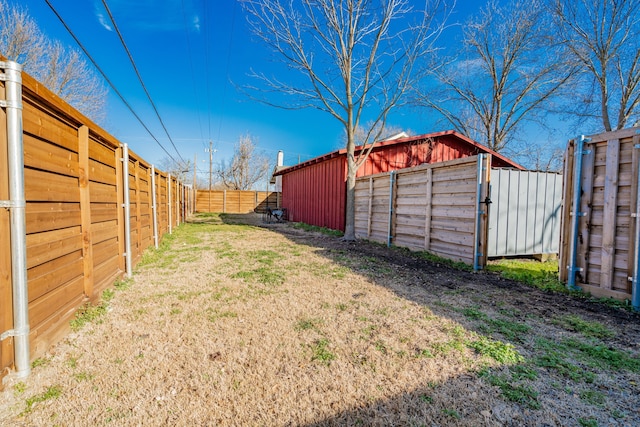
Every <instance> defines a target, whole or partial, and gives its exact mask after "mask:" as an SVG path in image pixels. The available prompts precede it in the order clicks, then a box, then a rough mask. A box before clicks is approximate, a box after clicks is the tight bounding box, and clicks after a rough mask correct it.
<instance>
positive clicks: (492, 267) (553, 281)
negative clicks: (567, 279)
mask: <svg viewBox="0 0 640 427" xmlns="http://www.w3.org/2000/svg"><path fill="white" fill-rule="evenodd" d="M486 269H487V271H494V272H498V273H500V275H501V276H502V277H505V278H507V279H511V280H516V281H518V282H522V283H526V284H527V285H530V286H533V287H536V288H539V289H543V290H550V291H555V292H562V293H566V292H567V288H566V286H565V285H564V284H563V283H562V282H561V281H560V280H559V279H558V262H557V261H547V262H539V261H532V260H520V259H504V260H500V261H498V262H496V263H492V264H489V265H487V268H486Z"/></svg>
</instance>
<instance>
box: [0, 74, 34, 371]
mask: <svg viewBox="0 0 640 427" xmlns="http://www.w3.org/2000/svg"><path fill="white" fill-rule="evenodd" d="M0 68H3V69H4V73H2V74H0V79H1V80H4V82H5V92H6V100H3V101H0V107H2V108H5V109H6V113H7V145H8V147H7V155H8V162H9V167H8V169H9V200H7V201H4V200H3V201H0V203H1V204H2V207H4V208H8V209H9V212H10V217H11V233H10V234H11V284H12V291H13V329H12V330H10V331H6V332H3V333H2V334H0V340H4V339H6V338H9V337H13V343H14V364H15V367H16V373H15V375H16V376H17V377H18V378H24V377H27V376H29V374H30V373H31V363H30V362H31V360H30V357H31V355H30V349H29V332H30V328H29V298H28V294H27V227H26V220H25V206H26V202H25V196H24V148H23V140H22V138H23V134H22V75H21V71H22V66H21V65H20V64H18V63H16V62H13V61H4V62H0Z"/></svg>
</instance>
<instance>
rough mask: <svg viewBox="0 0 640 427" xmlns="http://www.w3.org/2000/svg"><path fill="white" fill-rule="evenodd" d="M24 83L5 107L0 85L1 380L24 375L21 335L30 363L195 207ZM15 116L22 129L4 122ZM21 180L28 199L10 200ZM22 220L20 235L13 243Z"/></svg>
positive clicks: (162, 176)
mask: <svg viewBox="0 0 640 427" xmlns="http://www.w3.org/2000/svg"><path fill="white" fill-rule="evenodd" d="M1 64H2V67H3V68H4V67H5V66H7V67H9V66H10V65H11V64H13V63H9V62H2V63H1ZM7 64H9V65H7ZM21 77H22V85H21V94H20V97H21V98H20V99H18V100H7V96H8V95H9V90H8V89H7V87H8V86H9V84H10V83H6V82H5V81H4V80H1V81H0V100H6V101H4V102H2V107H3V108H2V109H0V201H2V203H3V204H2V207H3V209H0V333H2V341H1V344H0V363H1V366H0V369H1V371H0V372H1V374H0V376H4V375H5V374H6V373H7V372H8V371H9V370H11V369H16V370H17V371H18V374H20V373H21V372H22V374H25V372H26V374H28V371H29V368H28V366H22V367H21V366H19V364H20V363H21V364H22V365H24V361H20V360H16V357H15V354H16V352H17V351H18V350H19V349H17V348H14V347H17V346H14V344H15V343H16V342H17V340H18V337H19V336H20V334H21V333H23V335H24V334H28V343H29V347H28V349H29V351H28V355H27V359H29V358H30V359H33V358H35V357H37V356H38V355H40V354H42V353H43V352H44V351H45V350H46V349H47V348H48V347H49V346H50V345H51V344H52V343H54V342H55V341H56V340H58V339H60V338H61V337H62V336H63V335H64V334H66V333H67V331H68V327H69V320H70V319H71V318H72V317H73V316H74V313H75V312H76V310H77V309H78V308H79V307H80V306H81V305H82V304H84V303H85V302H87V301H90V302H94V301H95V300H97V299H98V298H99V296H100V294H101V292H102V291H103V290H104V289H105V288H106V287H108V286H109V285H111V284H112V283H113V282H114V280H115V279H116V278H117V277H120V276H122V275H123V274H124V273H125V272H127V273H130V271H131V267H132V265H134V264H135V263H136V262H137V261H138V260H139V259H140V257H141V255H142V252H143V251H144V249H145V248H147V247H149V246H151V245H154V244H157V242H158V239H160V238H161V237H162V235H163V234H165V233H167V232H171V231H172V227H176V226H178V225H179V224H180V223H181V222H182V220H183V219H184V217H185V215H186V214H187V213H188V210H189V205H188V203H187V202H188V201H189V200H190V196H189V194H188V192H189V188H187V187H185V186H184V185H182V184H181V183H180V182H178V181H176V179H175V178H174V177H171V176H170V175H168V174H166V173H164V172H160V171H158V170H155V168H154V167H153V166H152V165H150V164H148V163H147V162H145V161H144V160H143V159H141V158H140V157H139V156H137V155H136V154H135V153H132V152H129V150H128V147H127V145H126V144H122V143H120V142H119V141H117V140H116V139H115V138H114V137H112V136H111V135H109V134H108V133H107V132H105V131H104V130H102V129H101V128H99V127H98V126H97V125H96V124H94V123H93V122H91V121H90V120H89V119H87V118H86V117H84V116H83V115H81V114H80V113H79V112H77V111H76V110H74V109H73V108H71V107H70V106H69V105H68V104H66V103H64V102H63V101H61V100H60V99H59V98H58V97H57V96H55V95H54V94H53V93H51V92H50V91H49V90H47V89H46V88H44V87H43V86H42V85H40V84H39V83H38V82H37V81H35V80H34V79H32V78H31V77H30V76H28V75H26V74H22V75H21ZM16 113H18V114H20V115H21V117H20V120H19V122H15V121H11V120H9V119H8V117H9V116H10V115H11V114H14V116H13V117H15V114H16ZM16 124H17V125H19V126H18V129H16ZM12 135H13V136H12ZM15 135H18V136H19V137H18V138H14V136H15ZM16 146H17V147H18V148H17V150H18V151H20V153H19V154H20V156H19V158H21V159H23V162H24V167H23V169H21V170H20V171H19V173H18V174H17V175H15V176H14V175H12V176H10V172H9V170H10V166H11V164H12V158H11V156H10V155H8V152H11V150H12V147H13V149H15V147H16ZM20 166H22V165H20ZM20 174H23V175H22V176H23V177H24V181H23V182H24V187H23V189H22V194H21V195H18V196H16V195H15V194H14V195H12V194H10V191H9V188H10V185H13V184H14V183H15V182H18V181H19V178H21V175H20ZM21 214H23V218H24V224H25V228H24V235H22V236H14V235H12V234H11V233H12V230H15V229H16V228H15V227H14V225H13V224H14V222H15V221H16V220H19V218H20V215H21ZM10 235H11V238H9V236H10ZM21 240H23V241H24V246H25V247H26V250H25V251H24V252H25V256H24V257H25V259H26V265H25V270H26V272H25V273H26V274H25V277H26V283H19V279H20V273H21V272H20V271H19V269H18V270H16V268H17V265H18V264H19V263H18V262H16V261H15V260H16V259H17V260H18V261H19V257H16V258H14V256H15V255H16V251H17V250H19V249H16V248H19V246H14V245H19V243H20V241H21ZM12 264H13V265H12ZM21 294H26V297H27V298H26V301H25V307H26V311H27V313H26V315H27V316H28V323H27V324H26V325H18V324H16V323H17V322H18V321H19V320H16V319H18V318H19V316H20V302H19V301H17V299H18V298H19V297H20V295H21ZM14 308H16V309H14ZM23 315H24V313H23ZM27 364H28V360H27Z"/></svg>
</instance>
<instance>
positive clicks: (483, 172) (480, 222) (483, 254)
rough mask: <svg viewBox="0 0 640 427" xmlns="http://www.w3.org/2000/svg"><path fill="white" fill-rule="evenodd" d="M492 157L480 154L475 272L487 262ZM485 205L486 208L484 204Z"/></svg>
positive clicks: (474, 257) (474, 256) (474, 253)
mask: <svg viewBox="0 0 640 427" xmlns="http://www.w3.org/2000/svg"><path fill="white" fill-rule="evenodd" d="M490 159H491V157H490V156H489V155H488V154H478V170H477V178H476V179H477V182H478V189H477V196H476V221H475V227H474V228H475V230H474V239H475V243H474V245H473V270H474V271H478V270H481V269H482V268H483V267H484V265H485V264H486V260H487V219H488V217H489V203H490V200H489V173H490V169H491V167H490V165H491V160H490ZM483 203H484V205H485V206H484V208H482V204H483Z"/></svg>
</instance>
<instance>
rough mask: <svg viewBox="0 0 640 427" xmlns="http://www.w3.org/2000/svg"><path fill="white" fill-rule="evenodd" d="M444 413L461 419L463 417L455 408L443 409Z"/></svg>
mask: <svg viewBox="0 0 640 427" xmlns="http://www.w3.org/2000/svg"><path fill="white" fill-rule="evenodd" d="M442 413H443V414H445V415H446V416H448V417H451V418H455V419H456V420H459V419H460V418H462V417H461V416H460V414H459V413H458V411H456V410H455V409H443V410H442Z"/></svg>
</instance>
